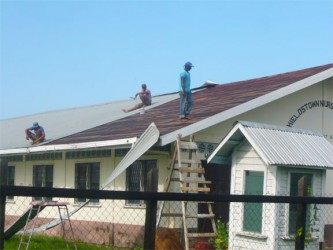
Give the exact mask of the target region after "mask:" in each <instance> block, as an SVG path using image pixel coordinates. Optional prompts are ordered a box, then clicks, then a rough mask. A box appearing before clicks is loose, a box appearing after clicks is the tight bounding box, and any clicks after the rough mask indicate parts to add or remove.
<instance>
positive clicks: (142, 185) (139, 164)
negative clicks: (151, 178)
mask: <svg viewBox="0 0 333 250" xmlns="http://www.w3.org/2000/svg"><path fill="white" fill-rule="evenodd" d="M153 168H157V159H146V160H136V161H135V162H134V163H133V164H132V165H131V166H129V167H128V168H127V169H126V191H137V192H145V191H146V186H147V185H146V184H147V173H148V172H149V171H150V170H151V169H153ZM134 171H136V172H137V173H136V174H137V175H139V180H138V179H137V177H136V178H135V179H134V180H135V181H136V183H133V181H131V176H132V180H133V172H134ZM138 171H139V172H138ZM134 185H135V186H134ZM125 205H126V206H131V207H144V206H146V201H144V200H126V201H125Z"/></svg>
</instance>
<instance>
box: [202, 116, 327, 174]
mask: <svg viewBox="0 0 333 250" xmlns="http://www.w3.org/2000/svg"><path fill="white" fill-rule="evenodd" d="M244 139H246V140H247V141H248V142H249V143H250V144H251V146H252V147H253V148H254V149H255V151H256V152H257V153H258V155H259V156H260V158H261V159H262V160H263V161H264V162H265V164H266V165H277V166H281V165H282V166H302V167H303V166H307V167H320V168H329V169H331V168H332V169H333V145H332V144H331V143H330V142H329V141H328V140H326V139H325V137H324V136H323V135H322V134H320V133H317V132H314V131H310V130H305V129H295V128H290V127H283V126H275V125H269V124H261V123H254V122H247V121H239V122H237V123H236V124H235V125H234V127H233V128H232V129H231V131H230V132H229V133H228V134H227V136H226V137H225V138H224V139H223V140H222V142H221V143H220V144H219V145H218V147H217V148H216V149H215V150H214V152H213V153H212V154H211V155H210V156H209V157H208V162H210V161H212V160H213V158H214V157H217V156H218V157H222V158H224V157H226V158H227V157H229V156H230V155H231V154H232V152H233V149H234V148H235V147H236V146H237V145H239V144H240V143H241V142H242V141H243V140H244Z"/></svg>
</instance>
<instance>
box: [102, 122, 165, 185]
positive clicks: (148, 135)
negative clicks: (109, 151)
mask: <svg viewBox="0 0 333 250" xmlns="http://www.w3.org/2000/svg"><path fill="white" fill-rule="evenodd" d="M159 136H160V132H159V131H158V129H157V127H156V125H155V124H154V123H152V124H150V126H149V127H148V128H147V130H146V131H145V132H144V133H143V134H142V135H141V136H140V138H139V139H138V140H137V142H136V143H134V144H133V147H132V148H131V149H130V150H129V151H128V153H127V154H126V155H125V157H124V158H123V159H122V160H121V162H120V163H119V164H118V165H117V167H116V169H115V170H114V171H113V172H112V174H111V175H110V176H109V177H108V178H107V180H106V181H105V183H104V184H103V185H102V189H104V188H105V187H107V186H108V185H110V184H111V182H112V181H113V180H114V179H116V178H117V177H118V176H119V175H120V174H121V173H122V172H124V171H125V170H126V168H128V167H129V166H130V165H131V164H132V163H133V162H134V161H136V160H137V159H138V158H139V157H140V156H141V155H143V154H144V153H145V152H146V151H147V150H148V149H150V148H151V147H152V146H153V145H154V144H155V143H156V142H157V141H158V138H159Z"/></svg>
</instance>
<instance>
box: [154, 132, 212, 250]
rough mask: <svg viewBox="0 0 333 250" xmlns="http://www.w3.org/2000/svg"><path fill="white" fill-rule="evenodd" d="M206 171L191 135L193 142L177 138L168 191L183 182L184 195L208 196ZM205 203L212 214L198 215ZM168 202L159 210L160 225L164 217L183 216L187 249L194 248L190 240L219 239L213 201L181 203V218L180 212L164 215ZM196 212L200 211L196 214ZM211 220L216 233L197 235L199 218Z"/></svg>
mask: <svg viewBox="0 0 333 250" xmlns="http://www.w3.org/2000/svg"><path fill="white" fill-rule="evenodd" d="M174 171H178V173H179V174H178V175H179V178H174V177H173V172H174ZM204 174H205V169H204V168H203V167H202V166H201V160H200V157H199V153H198V146H197V144H196V143H195V142H194V140H193V136H191V139H190V142H186V141H181V138H180V135H178V136H177V140H176V148H175V152H174V155H173V158H172V160H171V163H170V173H169V176H168V177H167V180H166V184H165V186H164V191H165V192H168V191H170V184H171V182H178V183H179V191H180V192H181V193H199V192H202V193H207V192H210V188H209V187H208V186H207V185H208V184H210V183H211V182H210V181H206V179H205V176H204ZM199 203H204V204H205V205H207V209H208V213H206V214H198V212H197V209H198V204H199ZM164 205H165V202H164V201H163V202H162V203H161V205H160V208H159V213H158V218H157V226H159V223H160V221H161V217H162V216H169V217H178V216H181V217H182V226H183V228H182V229H183V233H184V241H185V249H186V250H188V249H189V248H190V247H189V245H190V238H198V237H200V238H208V239H209V238H212V237H216V236H217V229H216V224H215V220H214V217H215V215H214V213H213V209H212V205H211V203H210V202H200V201H196V202H193V201H191V202H189V201H181V210H182V213H181V215H177V214H176V213H166V212H164V211H163V210H164ZM195 210H196V211H195ZM199 218H200V219H208V220H209V221H210V223H211V226H212V232H210V233H199V232H194V231H196V230H197V229H198V219H199Z"/></svg>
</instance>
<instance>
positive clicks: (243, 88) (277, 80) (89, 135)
mask: <svg viewBox="0 0 333 250" xmlns="http://www.w3.org/2000/svg"><path fill="white" fill-rule="evenodd" d="M332 67H333V64H327V65H323V66H318V67H313V68H308V69H303V70H298V71H293V72H288V73H283V74H278V75H273V76H268V77H262V78H257V79H252V80H246V81H239V82H233V83H228V84H221V85H216V86H214V87H209V88H206V89H203V90H200V91H197V92H194V93H193V110H192V112H191V117H192V120H190V121H186V122H181V121H180V120H179V119H178V115H179V100H178V99H177V100H173V101H170V102H168V103H165V104H162V105H160V106H157V107H155V108H152V109H149V110H146V112H145V114H143V115H140V114H138V113H135V114H133V115H132V116H128V117H126V118H123V119H120V120H116V121H113V122H110V123H106V124H103V125H101V126H98V127H94V128H91V129H88V130H85V131H83V132H80V133H76V134H73V135H70V136H67V137H64V138H61V139H58V140H55V141H52V142H50V143H49V144H68V143H80V142H92V141H105V140H117V139H124V138H131V137H138V136H140V135H141V134H142V133H143V132H144V131H145V130H146V128H147V127H148V126H149V124H150V123H152V122H154V123H155V124H156V126H157V128H158V129H159V131H160V134H161V135H166V134H168V133H170V132H173V131H175V130H177V129H180V128H182V127H185V126H188V125H189V124H193V123H195V122H198V121H200V120H202V119H205V118H208V117H210V116H212V115H215V114H218V113H220V112H222V111H226V110H228V109H230V108H233V107H236V106H238V105H240V104H243V103H245V102H248V101H250V100H253V99H255V98H257V97H260V96H263V95H265V94H268V93H270V92H272V91H275V90H277V89H280V88H282V87H285V86H288V85H290V84H293V83H295V82H297V81H300V80H302V79H305V78H307V77H310V76H312V75H315V74H318V73H320V72H322V71H325V70H327V69H330V68H332Z"/></svg>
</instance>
